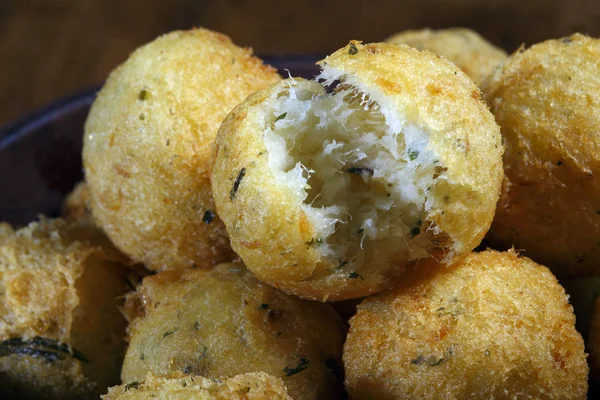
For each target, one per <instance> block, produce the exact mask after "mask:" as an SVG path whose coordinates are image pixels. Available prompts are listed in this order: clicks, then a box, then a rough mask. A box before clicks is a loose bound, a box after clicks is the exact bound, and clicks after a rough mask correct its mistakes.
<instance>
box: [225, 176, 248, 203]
mask: <svg viewBox="0 0 600 400" xmlns="http://www.w3.org/2000/svg"><path fill="white" fill-rule="evenodd" d="M244 175H246V168H242V169H240V172H239V173H238V175H237V177H236V178H235V182H233V187H232V188H231V191H230V192H229V199H230V200H232V201H233V198H234V197H235V194H236V193H237V191H238V189H239V188H240V183H242V179H244Z"/></svg>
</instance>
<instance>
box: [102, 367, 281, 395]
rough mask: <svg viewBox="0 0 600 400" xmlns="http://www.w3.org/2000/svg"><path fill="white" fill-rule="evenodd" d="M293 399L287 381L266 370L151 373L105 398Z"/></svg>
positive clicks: (112, 389)
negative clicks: (210, 375)
mask: <svg viewBox="0 0 600 400" xmlns="http://www.w3.org/2000/svg"><path fill="white" fill-rule="evenodd" d="M148 398H152V399H156V400H292V399H291V397H290V396H288V394H287V390H286V388H285V385H284V384H283V381H282V380H281V379H279V378H275V377H273V376H271V375H269V374H266V373H264V372H253V373H247V374H243V375H236V376H234V377H232V378H224V379H223V380H220V379H207V378H204V377H201V376H188V375H185V374H183V373H179V374H176V373H174V374H171V375H169V376H168V377H159V376H156V375H154V374H152V373H150V372H149V373H148V375H146V378H145V379H144V381H143V382H135V383H130V384H127V385H121V386H115V387H112V388H110V390H109V391H108V393H107V394H106V395H104V396H102V399H103V400H137V399H140V400H146V399H148Z"/></svg>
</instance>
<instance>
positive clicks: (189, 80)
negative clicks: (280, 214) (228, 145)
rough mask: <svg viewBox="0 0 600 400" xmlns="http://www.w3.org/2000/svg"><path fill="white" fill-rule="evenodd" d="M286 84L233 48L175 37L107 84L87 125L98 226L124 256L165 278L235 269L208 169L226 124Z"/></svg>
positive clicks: (143, 53)
mask: <svg viewBox="0 0 600 400" xmlns="http://www.w3.org/2000/svg"><path fill="white" fill-rule="evenodd" d="M278 79H279V76H278V75H277V74H276V73H275V71H274V69H273V68H271V67H267V66H265V65H263V64H262V62H261V61H260V60H259V59H257V58H255V57H253V56H252V55H251V51H250V50H249V49H242V48H240V47H237V46H235V45H234V44H233V43H231V41H230V40H229V38H227V37H226V36H224V35H221V34H218V33H214V32H211V31H208V30H205V29H195V30H191V31H181V32H172V33H170V34H167V35H164V36H161V37H159V38H158V39H156V40H155V41H153V42H151V43H149V44H147V45H145V46H143V47H141V48H139V49H138V50H136V51H135V52H133V53H132V54H131V56H130V57H129V59H128V60H127V61H126V62H125V63H124V64H122V65H121V66H120V67H118V68H117V69H116V70H115V71H113V72H112V74H111V75H110V76H109V78H108V80H107V82H106V84H105V85H104V87H103V88H102V90H101V91H100V93H99V94H98V97H97V98H96V100H95V102H94V104H93V106H92V109H91V111H90V114H89V116H88V119H87V122H86V125H85V138H84V149H83V160H84V167H85V173H86V181H87V182H88V184H89V188H90V197H91V206H92V211H93V214H94V218H95V219H96V221H97V222H98V224H99V225H100V226H101V227H102V228H103V229H104V230H105V231H106V232H107V234H108V236H109V237H110V238H111V239H112V240H113V242H114V243H115V244H116V245H117V247H119V248H120V249H121V250H122V251H123V252H124V253H125V254H127V255H128V256H130V257H131V258H132V259H133V260H134V261H137V262H142V263H144V264H145V265H146V266H147V267H148V268H150V269H153V270H160V269H166V268H178V267H186V266H190V265H192V264H196V265H211V264H214V263H217V262H219V261H229V260H231V259H232V258H233V253H232V251H231V248H230V246H229V242H228V240H227V236H226V232H225V229H224V226H223V224H222V223H221V221H220V220H219V218H218V217H216V215H215V213H214V212H215V208H214V205H213V200H212V196H211V190H210V181H209V172H208V160H209V157H210V149H211V146H212V143H213V140H214V137H215V135H216V134H217V130H218V127H219V125H220V123H221V121H222V119H223V118H224V117H225V116H226V115H227V113H228V112H229V111H231V109H232V108H233V107H234V106H236V105H237V104H238V103H239V102H241V101H242V100H243V99H244V98H246V96H248V95H249V94H250V93H253V92H254V91H256V90H258V89H262V88H263V87H265V86H267V85H268V84H269V83H272V82H275V81H276V80H278Z"/></svg>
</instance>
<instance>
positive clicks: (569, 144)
mask: <svg viewBox="0 0 600 400" xmlns="http://www.w3.org/2000/svg"><path fill="white" fill-rule="evenodd" d="M484 91H485V96H486V99H487V101H488V103H489V105H490V107H491V110H492V112H493V113H494V115H495V116H496V120H497V121H498V123H499V124H500V126H501V130H502V135H503V137H504V139H505V145H506V153H505V154H504V170H505V180H504V183H503V188H502V194H501V196H500V201H499V202H498V209H497V211H496V217H495V219H494V224H493V226H492V228H491V230H490V235H489V239H490V242H491V243H492V244H493V245H494V247H498V248H509V247H511V246H513V245H514V246H515V247H516V248H518V249H522V250H523V251H525V254H526V255H527V256H528V257H531V258H532V259H534V260H536V261H537V262H540V263H542V264H544V265H547V266H548V267H549V268H550V269H551V270H552V271H553V272H554V273H555V274H556V275H557V276H559V277H564V276H579V275H600V242H599V241H598V237H600V131H599V130H598V127H599V126H600V40H598V39H592V38H589V37H586V36H583V35H580V34H576V35H573V36H571V37H567V38H563V39H559V40H549V41H546V42H543V43H539V44H536V45H534V46H532V47H531V48H529V49H527V50H525V49H521V50H519V51H517V52H516V53H515V54H513V55H512V56H511V57H510V58H509V59H508V60H507V61H506V62H505V63H504V65H503V67H502V68H501V69H499V70H498V71H496V72H495V73H494V74H492V75H491V76H490V79H489V81H488V82H487V84H486V85H485V86H484Z"/></svg>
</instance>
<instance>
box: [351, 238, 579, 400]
mask: <svg viewBox="0 0 600 400" xmlns="http://www.w3.org/2000/svg"><path fill="white" fill-rule="evenodd" d="M574 324H575V316H574V315H573V311H572V308H571V306H570V305H569V303H568V299H567V296H566V295H565V292H564V289H563V288H562V287H561V286H560V285H559V284H558V282H557V281H556V278H555V277H554V276H553V275H552V274H551V273H550V271H549V270H548V269H547V268H545V267H542V266H540V265H538V264H536V263H534V262H533V261H531V260H529V259H527V258H525V257H518V255H517V254H516V253H515V252H512V251H511V252H507V253H497V252H494V251H489V250H488V251H485V252H482V253H473V254H471V255H469V256H468V257H467V258H466V259H465V260H464V261H463V262H461V263H460V264H458V265H455V266H453V267H449V268H441V269H439V270H438V271H437V272H434V273H431V274H429V275H427V274H423V275H422V276H420V277H418V276H415V277H414V280H413V281H412V282H404V283H403V284H402V285H400V286H398V287H396V288H394V289H393V290H392V291H390V292H386V293H382V294H381V295H377V296H373V297H370V298H367V299H366V300H365V301H364V302H363V303H362V304H361V305H359V307H358V313H357V314H356V316H355V317H354V318H352V319H351V320H350V333H349V334H348V337H347V340H346V343H345V345H344V366H345V369H346V388H347V390H348V391H349V393H350V397H351V398H353V399H471V398H473V399H483V398H494V399H513V398H520V399H585V398H586V392H587V374H588V367H587V364H586V360H585V353H584V348H583V340H582V338H581V335H579V333H577V331H576V330H575V326H574Z"/></svg>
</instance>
